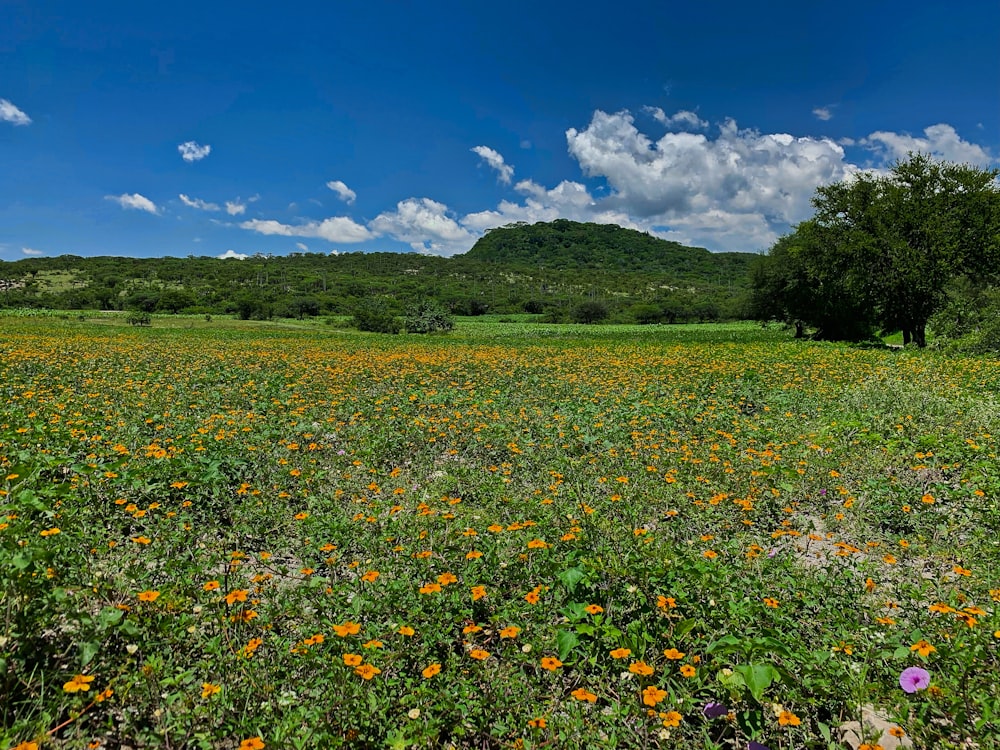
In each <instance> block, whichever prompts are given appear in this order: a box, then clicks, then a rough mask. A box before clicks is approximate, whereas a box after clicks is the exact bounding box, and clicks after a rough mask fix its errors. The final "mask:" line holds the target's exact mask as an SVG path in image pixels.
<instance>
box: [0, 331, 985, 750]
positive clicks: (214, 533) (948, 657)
mask: <svg viewBox="0 0 1000 750" xmlns="http://www.w3.org/2000/svg"><path fill="white" fill-rule="evenodd" d="M532 330H533V329H532V328H530V327H525V326H511V327H510V328H507V329H505V328H503V326H501V325H494V326H490V325H480V326H473V325H471V324H470V325H460V326H459V328H458V329H457V330H456V331H455V333H454V334H453V335H451V336H449V337H447V338H429V339H428V338H426V337H425V338H420V337H398V338H397V337H378V336H366V335H362V334H357V333H349V332H343V331H335V330H332V329H329V328H327V329H322V328H319V327H316V328H314V329H313V330H303V331H297V330H291V329H290V330H286V331H282V330H279V329H268V328H263V327H260V328H257V329H252V328H246V329H236V328H232V329H228V328H225V327H221V326H220V327H217V328H205V329H192V330H183V329H178V330H169V329H164V328H159V327H157V326H155V325H154V327H153V328H150V329H140V330H132V329H126V328H125V327H122V326H114V325H97V324H93V323H85V322H78V321H68V320H59V319H55V318H52V319H30V318H23V319H13V318H7V319H3V320H0V340H2V344H3V347H2V350H0V372H2V374H3V377H2V380H0V389H2V391H0V462H2V466H0V489H2V495H0V747H2V748H19V749H20V750H30V748H48V747H51V748H117V747H135V748H139V747H172V748H188V747H190V748H227V749H233V750H235V748H265V747H266V748H297V747H301V748H314V747H360V748H364V747H369V748H382V747H390V748H407V747H415V748H420V747H424V748H431V747H456V748H515V747H516V748H522V747H523V748H533V747H557V748H561V747H594V746H598V747H601V746H603V747H637V748H638V747H642V748H647V747H648V748H656V747H661V748H674V747H677V748H684V747H699V748H700V747H705V748H740V750H743V749H744V748H748V747H749V748H755V749H757V750H759V748H761V747H766V748H770V749H771V750H777V748H789V749H790V748H842V747H846V745H845V744H844V740H843V738H842V734H841V731H840V727H841V726H842V725H843V724H845V723H847V722H851V721H860V720H861V717H862V712H863V707H865V706H867V707H869V712H871V711H874V712H875V713H877V714H878V715H879V716H881V717H882V718H883V719H884V720H885V724H886V727H888V729H886V730H885V731H884V732H883V730H881V729H877V730H872V731H871V732H868V733H866V732H865V731H864V729H863V728H862V729H861V735H862V736H860V737H859V738H858V740H859V741H860V742H861V743H862V745H861V746H862V747H866V746H867V748H869V749H871V748H875V747H877V746H878V745H879V744H882V745H885V744H886V743H887V742H889V741H890V739H891V741H893V742H899V741H903V742H912V743H913V745H914V746H915V747H934V748H948V747H954V748H960V747H961V748H972V747H978V748H988V747H1000V741H998V740H997V739H995V738H996V736H997V735H1000V686H998V681H997V677H996V675H997V674H998V672H1000V654H998V648H1000V616H998V615H997V614H996V609H997V607H998V606H1000V604H998V602H1000V504H998V500H1000V460H998V458H997V450H998V448H997V434H995V433H1000V363H998V362H995V361H989V360H985V359H946V358H943V357H939V356H936V355H934V354H933V353H929V352H921V353H912V352H909V351H898V352H893V351H883V350H871V349H859V348H847V347H841V346H833V345H812V344H801V343H795V342H791V341H787V340H785V335H784V334H778V333H773V332H768V331H762V330H760V329H759V328H758V329H755V328H753V327H742V328H741V327H731V328H729V329H723V328H720V329H712V328H704V329H690V328H680V327H679V328H677V329H669V328H663V329H657V330H652V329H648V328H645V329H640V328H629V329H622V328H619V329H612V328H608V329H590V328H587V327H580V328H573V327H552V328H549V329H544V328H539V329H537V330H536V331H535V332H534V333H533V332H532Z"/></svg>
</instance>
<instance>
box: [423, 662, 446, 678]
mask: <svg viewBox="0 0 1000 750" xmlns="http://www.w3.org/2000/svg"><path fill="white" fill-rule="evenodd" d="M440 672H441V665H440V664H438V663H436V662H435V663H434V664H430V665H428V666H426V667H424V670H423V671H422V672H421V673H420V674H422V675H423V676H424V679H425V680H429V679H430V678H431V677H433V676H434V675H436V674H439V673H440Z"/></svg>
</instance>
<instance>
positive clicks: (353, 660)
mask: <svg viewBox="0 0 1000 750" xmlns="http://www.w3.org/2000/svg"><path fill="white" fill-rule="evenodd" d="M343 658H344V664H346V665H347V666H348V667H357V666H360V665H361V662H363V661H364V659H362V658H361V657H360V656H359V655H358V654H344V657H343Z"/></svg>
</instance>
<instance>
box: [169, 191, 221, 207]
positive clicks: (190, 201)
mask: <svg viewBox="0 0 1000 750" xmlns="http://www.w3.org/2000/svg"><path fill="white" fill-rule="evenodd" d="M178 197H179V198H180V199H181V203H183V204H184V205H185V206H188V207H190V208H198V209H201V210H202V211H218V210H219V204H217V203H207V202H206V201H203V200H202V199H201V198H188V197H187V196H186V195H184V193H181V194H180V195H179V196H178Z"/></svg>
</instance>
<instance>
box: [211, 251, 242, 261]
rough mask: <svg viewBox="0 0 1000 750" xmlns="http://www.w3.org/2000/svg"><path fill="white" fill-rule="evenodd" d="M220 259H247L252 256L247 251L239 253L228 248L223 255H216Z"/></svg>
mask: <svg viewBox="0 0 1000 750" xmlns="http://www.w3.org/2000/svg"><path fill="white" fill-rule="evenodd" d="M215 257H217V258H219V259H220V260H229V259H230V258H235V259H236V260H246V259H247V258H249V257H250V256H249V255H247V254H246V253H238V252H236V251H235V250H226V252H224V253H223V254H222V255H217V256H215Z"/></svg>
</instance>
